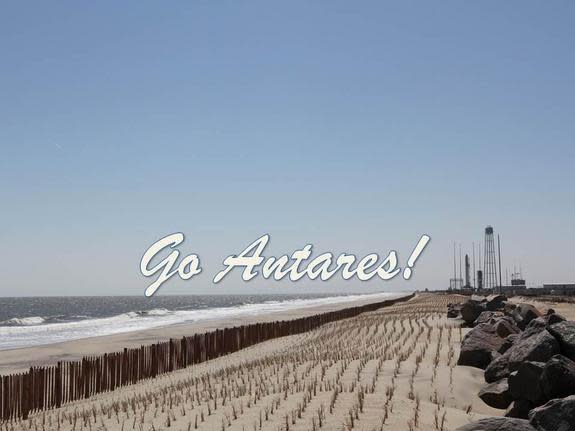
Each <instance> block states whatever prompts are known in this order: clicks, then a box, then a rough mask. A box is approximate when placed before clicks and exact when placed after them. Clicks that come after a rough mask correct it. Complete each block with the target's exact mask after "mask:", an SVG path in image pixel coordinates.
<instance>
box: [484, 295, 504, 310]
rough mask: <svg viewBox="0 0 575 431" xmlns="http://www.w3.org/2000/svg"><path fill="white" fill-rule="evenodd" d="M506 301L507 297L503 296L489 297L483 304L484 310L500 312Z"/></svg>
mask: <svg viewBox="0 0 575 431" xmlns="http://www.w3.org/2000/svg"><path fill="white" fill-rule="evenodd" d="M505 301H507V297H506V296H505V295H503V294H499V295H489V296H488V297H487V302H486V303H485V309H487V310H489V311H495V310H501V309H502V308H503V306H504V304H505Z"/></svg>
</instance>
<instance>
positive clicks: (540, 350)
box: [485, 329, 559, 383]
mask: <svg viewBox="0 0 575 431" xmlns="http://www.w3.org/2000/svg"><path fill="white" fill-rule="evenodd" d="M523 335H524V334H521V336H520V337H519V338H518V339H517V341H515V343H513V345H512V346H511V347H510V348H509V350H507V351H506V352H505V353H504V354H503V355H501V356H500V357H498V358H497V359H495V360H493V361H492V362H491V363H490V364H489V365H488V366H487V368H486V369H485V381H486V382H488V383H492V382H496V381H497V380H500V379H503V378H505V377H509V374H510V373H512V372H513V371H516V370H517V369H518V368H519V365H521V363H522V362H525V361H536V362H547V361H548V360H549V359H551V358H552V357H553V355H556V354H557V353H559V343H558V342H557V340H556V339H555V337H553V336H552V335H551V334H550V333H549V332H547V331H546V330H545V329H544V330H542V331H541V332H539V333H537V334H534V335H532V336H530V337H528V338H522V337H523Z"/></svg>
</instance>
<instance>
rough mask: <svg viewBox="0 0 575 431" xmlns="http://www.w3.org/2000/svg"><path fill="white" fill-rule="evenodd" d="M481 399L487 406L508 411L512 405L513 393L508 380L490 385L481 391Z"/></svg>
mask: <svg viewBox="0 0 575 431" xmlns="http://www.w3.org/2000/svg"><path fill="white" fill-rule="evenodd" d="M479 398H481V399H482V400H483V402H484V403H485V404H487V405H488V406H490V407H493V408H496V409H506V408H507V407H508V406H509V404H511V401H513V400H512V399H511V393H510V392H509V385H508V383H507V379H501V380H499V381H497V382H494V383H488V384H487V385H485V386H484V387H483V388H482V389H481V390H480V391H479Z"/></svg>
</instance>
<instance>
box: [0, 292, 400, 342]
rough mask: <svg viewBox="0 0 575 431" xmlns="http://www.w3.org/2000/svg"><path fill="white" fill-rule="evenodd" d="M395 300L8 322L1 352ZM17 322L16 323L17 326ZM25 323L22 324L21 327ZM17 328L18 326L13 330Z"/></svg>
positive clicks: (0, 330)
mask: <svg viewBox="0 0 575 431" xmlns="http://www.w3.org/2000/svg"><path fill="white" fill-rule="evenodd" d="M392 296H398V295H397V294H395V293H377V294H371V295H348V296H335V297H328V298H314V299H294V300H287V301H267V302H264V303H259V304H245V305H239V306H235V307H220V308H205V309H199V310H177V311H170V310H166V309H163V308H162V309H153V310H148V311H140V312H138V311H132V312H129V313H124V314H120V315H117V316H113V317H106V318H99V319H85V320H79V321H74V322H65V323H64V322H62V323H49V324H42V323H43V322H44V319H43V318H41V317H29V318H23V319H11V320H14V322H12V325H13V326H0V350H6V349H13V348H19V347H27V346H38V345H45V344H52V343H58V342H62V341H70V340H78V339H82V338H88V337H97V336H103V335H113V334H120V333H124V332H133V331H141V330H146V329H152V328H159V327H163V326H170V325H176V324H181V323H192V322H200V321H206V320H213V319H222V318H233V317H242V316H257V315H261V314H268V313H277V312H281V311H286V310H293V309H301V308H308V307H315V306H320V305H329V304H339V303H345V302H350V301H356V300H365V299H369V300H374V301H376V300H384V299H386V298H389V297H392ZM16 320H19V322H17V321H16ZM24 322H25V323H24ZM14 325H18V326H14Z"/></svg>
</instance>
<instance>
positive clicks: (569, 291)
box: [543, 283, 575, 296]
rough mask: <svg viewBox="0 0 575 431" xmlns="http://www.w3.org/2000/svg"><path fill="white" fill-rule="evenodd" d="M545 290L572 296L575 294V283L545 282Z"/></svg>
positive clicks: (552, 293) (550, 292) (553, 293)
mask: <svg viewBox="0 0 575 431" xmlns="http://www.w3.org/2000/svg"><path fill="white" fill-rule="evenodd" d="M543 290H544V291H546V292H548V294H549V295H564V296H571V295H575V283H567V284H558V283H552V284H544V285H543Z"/></svg>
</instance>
